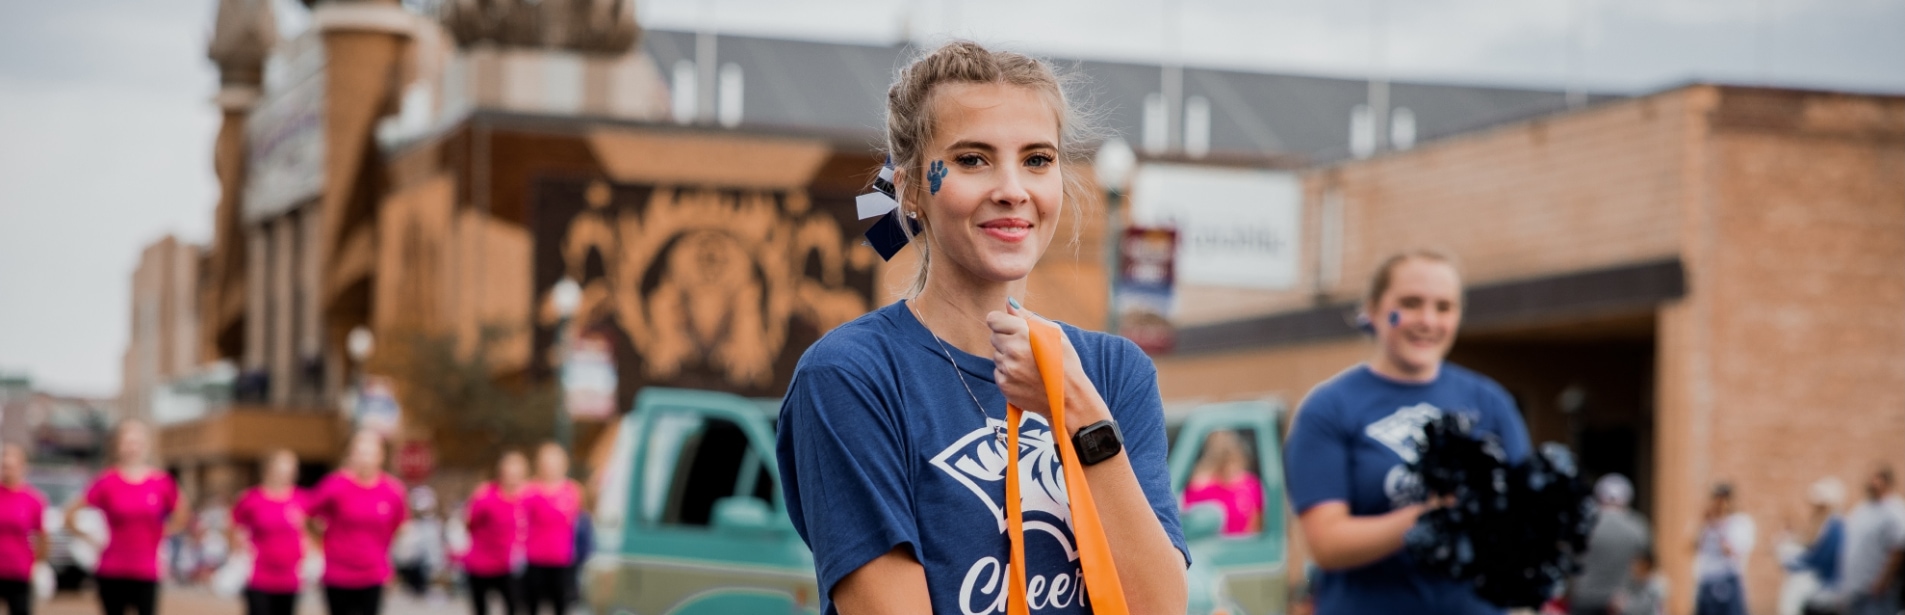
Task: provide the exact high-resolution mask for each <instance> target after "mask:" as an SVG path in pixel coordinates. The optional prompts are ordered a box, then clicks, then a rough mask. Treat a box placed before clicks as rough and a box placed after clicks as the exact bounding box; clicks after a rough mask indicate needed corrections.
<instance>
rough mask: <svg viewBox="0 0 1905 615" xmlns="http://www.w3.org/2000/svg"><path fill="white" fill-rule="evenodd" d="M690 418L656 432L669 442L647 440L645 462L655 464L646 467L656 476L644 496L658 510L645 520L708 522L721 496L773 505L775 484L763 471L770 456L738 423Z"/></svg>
mask: <svg viewBox="0 0 1905 615" xmlns="http://www.w3.org/2000/svg"><path fill="white" fill-rule="evenodd" d="M675 416H677V417H683V418H689V415H675ZM691 418H692V419H693V420H692V422H691V423H688V424H683V423H680V422H679V421H677V422H676V423H675V424H674V425H670V427H671V429H656V430H654V433H653V437H654V438H655V439H656V440H659V439H660V438H663V437H672V438H673V441H672V443H668V442H660V441H651V442H650V448H649V451H650V453H651V454H650V459H649V460H648V461H650V462H659V463H653V465H651V466H650V470H651V471H650V472H649V475H650V477H651V478H658V479H660V480H651V481H650V483H649V486H648V488H647V491H648V492H647V493H645V494H644V495H645V496H648V499H649V500H650V501H651V502H653V504H654V505H653V507H652V508H651V509H650V512H654V513H659V514H658V515H655V516H650V517H649V518H650V519H656V520H657V521H658V522H659V523H661V524H662V525H686V526H707V525H708V524H709V523H710V521H711V520H712V516H713V512H714V503H715V502H716V501H718V500H720V499H721V498H725V497H730V496H737V495H746V496H752V497H755V498H759V499H760V500H761V501H762V502H764V503H771V502H772V501H773V494H774V490H775V489H776V488H777V486H776V485H775V484H774V481H773V478H772V474H770V473H769V472H768V470H767V463H769V462H770V458H768V457H766V456H765V455H764V454H763V451H759V450H756V449H755V448H754V447H753V446H751V445H750V443H749V442H748V438H747V433H746V432H744V431H742V430H741V427H740V425H737V424H735V423H734V422H732V421H728V420H726V419H721V418H711V417H701V416H692V417H691ZM658 426H659V422H658ZM683 427H685V428H683ZM670 431H672V432H674V433H672V434H665V433H664V432H670Z"/></svg>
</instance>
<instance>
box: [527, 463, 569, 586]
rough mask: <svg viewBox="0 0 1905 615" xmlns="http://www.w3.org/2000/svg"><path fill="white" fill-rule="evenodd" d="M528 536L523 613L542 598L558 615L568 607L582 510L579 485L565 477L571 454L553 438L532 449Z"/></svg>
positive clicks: (567, 474) (567, 472)
mask: <svg viewBox="0 0 1905 615" xmlns="http://www.w3.org/2000/svg"><path fill="white" fill-rule="evenodd" d="M523 509H524V511H525V512H527V513H528V516H529V523H528V531H529V536H528V540H527V541H526V543H525V545H526V546H527V553H528V559H529V569H528V571H526V572H525V573H524V574H523V586H524V591H523V593H524V600H523V604H524V606H525V607H527V608H526V609H525V612H526V613H528V615H536V613H537V612H538V610H539V609H541V608H542V605H543V604H544V603H548V604H549V607H550V608H551V609H552V610H554V612H555V614H556V615H566V614H567V613H568V612H569V601H570V600H571V594H572V593H573V592H571V591H570V586H571V584H572V579H573V575H574V570H575V564H576V561H575V542H576V540H575V524H576V519H577V518H578V517H580V516H581V515H582V486H581V485H580V484H577V483H576V482H575V481H574V480H570V479H569V453H568V451H564V450H562V447H561V446H559V445H557V444H556V443H554V442H546V443H544V444H543V445H542V448H540V449H538V450H537V451H536V480H535V481H533V482H531V483H530V485H529V489H528V497H526V498H524V499H523Z"/></svg>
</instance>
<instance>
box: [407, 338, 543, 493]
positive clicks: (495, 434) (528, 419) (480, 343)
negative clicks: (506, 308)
mask: <svg viewBox="0 0 1905 615" xmlns="http://www.w3.org/2000/svg"><path fill="white" fill-rule="evenodd" d="M511 336H512V332H511V331H510V330H509V329H508V328H505V327H500V326H494V325H489V326H484V327H482V328H481V330H480V332H479V334H478V335H477V339H476V340H474V342H473V343H463V341H462V340H459V339H458V338H457V337H456V336H455V335H452V334H446V333H435V332H430V331H427V330H422V329H415V328H402V329H397V330H394V331H391V332H389V333H387V334H382V335H380V336H379V337H380V338H382V339H388V340H390V341H389V342H388V343H383V342H382V339H380V344H379V346H380V348H379V349H378V352H377V355H376V356H375V357H374V358H373V359H372V360H371V362H370V366H369V367H370V371H371V373H375V374H379V375H383V376H385V377H388V378H390V379H391V380H392V381H393V383H394V388H395V389H396V395H397V400H398V403H399V404H401V405H402V407H403V413H404V418H403V425H404V429H405V432H406V433H409V434H412V435H425V436H427V437H428V438H429V440H430V442H431V443H432V444H433V445H434V447H435V449H436V456H437V459H438V460H439V462H440V463H442V464H444V465H446V466H454V467H464V468H472V467H487V466H488V465H490V464H491V463H493V462H494V461H495V459H496V456H497V455H498V454H499V453H500V452H501V451H503V450H505V449H508V448H517V449H521V450H525V451H526V450H528V449H529V448H530V447H533V446H535V445H536V444H537V443H540V442H542V441H544V440H547V439H549V437H550V436H551V434H552V432H553V430H554V421H555V412H556V410H557V408H558V407H559V406H560V403H561V399H562V397H561V394H560V391H559V389H558V388H557V387H558V385H557V383H556V382H554V381H553V380H551V379H535V378H532V377H531V376H530V375H529V374H527V373H526V372H522V371H510V370H504V369H501V368H499V367H497V364H496V362H495V360H494V357H495V356H496V355H497V354H498V350H497V349H498V347H499V346H500V345H501V344H502V343H503V342H504V340H507V339H509V338H510V337H511Z"/></svg>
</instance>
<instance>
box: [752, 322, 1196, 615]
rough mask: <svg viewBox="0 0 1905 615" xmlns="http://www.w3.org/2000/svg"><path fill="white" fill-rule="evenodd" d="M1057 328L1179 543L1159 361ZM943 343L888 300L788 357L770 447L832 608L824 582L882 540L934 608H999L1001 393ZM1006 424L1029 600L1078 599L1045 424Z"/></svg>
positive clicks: (976, 365) (1060, 480)
mask: <svg viewBox="0 0 1905 615" xmlns="http://www.w3.org/2000/svg"><path fill="white" fill-rule="evenodd" d="M975 326H978V324H977V323H975ZM1064 330H1065V334H1066V336H1067V337H1069V338H1070V339H1071V342H1072V345H1073V346H1074V347H1075V348H1077V349H1078V354H1079V358H1080V360H1081V361H1082V362H1083V363H1084V365H1083V367H1084V372H1085V374H1086V376H1087V377H1089V378H1090V379H1091V381H1092V383H1093V384H1094V385H1096V386H1097V388H1098V392H1099V395H1100V396H1102V397H1103V398H1104V400H1105V403H1106V405H1108V406H1109V407H1110V408H1111V413H1112V416H1113V417H1114V418H1115V419H1116V420H1117V421H1118V425H1119V429H1120V431H1122V432H1123V434H1124V438H1125V453H1124V454H1126V455H1129V456H1130V461H1131V466H1132V469H1133V470H1134V471H1135V472H1136V474H1137V478H1138V482H1139V484H1140V485H1141V486H1142V487H1143V490H1144V494H1145V497H1146V498H1147V499H1149V500H1150V502H1151V508H1152V510H1153V512H1155V513H1156V514H1157V517H1158V521H1159V522H1160V523H1162V525H1163V526H1164V530H1165V532H1166V533H1167V534H1169V535H1170V538H1171V543H1172V544H1174V545H1176V546H1177V548H1178V550H1179V552H1180V553H1184V552H1185V548H1184V538H1183V534H1182V532H1181V531H1180V530H1179V527H1178V520H1177V498H1176V497H1175V496H1174V495H1172V493H1171V484H1170V483H1171V481H1170V477H1169V472H1168V469H1167V464H1166V461H1165V458H1166V442H1165V434H1164V414H1163V405H1162V403H1161V402H1160V400H1159V398H1158V388H1157V369H1156V367H1154V366H1153V365H1152V364H1151V360H1150V358H1149V357H1147V356H1145V354H1144V353H1143V351H1141V350H1139V349H1138V348H1137V346H1136V345H1134V344H1132V343H1131V342H1130V341H1129V340H1126V339H1124V338H1121V337H1114V336H1110V335H1105V334H1102V333H1094V332H1086V331H1083V330H1080V329H1078V328H1076V327H1072V326H1069V325H1065V326H1064ZM945 348H946V349H945V350H942V349H941V347H940V345H939V344H938V343H937V342H936V341H934V338H933V337H932V334H931V333H930V332H929V331H928V330H927V329H926V327H925V326H924V325H922V324H920V322H919V320H917V319H915V318H914V317H913V314H912V311H911V310H909V309H907V308H906V307H905V303H904V302H900V303H894V304H892V305H889V306H887V307H884V308H881V309H879V310H876V311H874V312H872V313H870V314H867V315H865V316H863V317H861V318H859V319H857V320H854V321H853V322H850V323H847V324H845V325H842V326H840V328H838V329H835V330H834V331H832V332H830V333H828V334H827V336H826V337H824V338H822V339H821V340H820V341H819V342H818V343H816V344H814V346H813V347H812V348H809V349H808V350H807V353H806V354H805V355H803V356H802V357H801V360H800V364H799V366H798V367H797V368H795V370H794V378H793V383H792V384H791V385H790V386H789V388H788V391H787V399H786V400H785V401H784V402H783V403H782V405H781V418H780V423H779V424H778V426H777V431H778V434H777V438H778V439H779V442H778V446H777V448H778V451H777V456H778V460H779V463H780V469H781V484H782V488H783V489H785V490H786V496H787V508H788V516H789V517H791V518H792V519H793V522H794V527H795V528H796V529H797V530H799V532H800V536H801V538H802V539H804V540H806V541H807V545H808V546H809V547H811V548H812V549H813V552H814V568H815V572H816V573H817V575H818V577H819V584H820V595H821V600H822V602H821V604H822V612H823V613H835V612H837V611H836V610H835V609H834V606H833V602H832V593H833V588H834V585H835V584H837V583H839V581H840V580H841V579H842V578H844V577H846V576H847V574H849V573H851V572H853V571H854V570H858V569H859V568H860V567H861V566H863V565H865V564H866V563H867V562H870V561H872V560H873V559H874V558H877V557H879V556H881V555H884V554H886V553H887V552H889V551H892V550H893V549H894V548H906V549H908V550H910V551H911V552H912V553H913V554H914V556H915V557H917V558H918V559H919V562H920V564H921V566H922V567H923V568H924V569H925V572H926V586H927V589H928V590H929V591H930V592H931V594H932V604H933V611H934V612H936V613H950V614H954V615H959V614H968V613H989V612H1001V613H1002V612H1004V611H1005V595H1006V594H1005V592H1004V591H1003V590H1004V588H1005V577H1006V570H1005V567H1004V565H1005V561H1006V554H1007V551H1008V543H1007V538H1006V534H1005V528H1006V526H1005V506H1004V503H1003V498H1004V495H1005V469H1006V457H1005V454H1006V451H1005V446H1004V445H1003V444H1000V443H999V442H998V440H997V439H996V435H995V434H997V433H998V430H1000V429H1002V428H1003V427H1004V425H1005V398H1004V396H1002V395H1001V394H1000V392H999V387H998V386H997V385H996V384H994V382H993V377H992V371H993V362H992V360H991V359H989V358H985V357H979V356H974V355H971V354H967V353H965V352H961V351H960V350H959V349H958V348H954V347H952V346H951V345H950V344H948V345H946V347H945ZM948 353H950V354H951V355H952V357H953V364H949V363H947V360H946V359H947V357H946V355H947V354H948ZM954 364H956V367H957V369H956V370H955V365H954ZM962 378H963V379H964V380H965V385H961V383H960V380H961V379H962ZM967 386H970V387H971V394H970V395H969V394H968V393H967ZM974 395H976V396H977V397H978V401H979V405H975V404H974V403H973V400H972V397H971V396H974ZM982 407H983V409H984V410H983V411H984V415H983V416H982V415H981V408H982ZM1072 427H1073V428H1076V427H1078V426H1072ZM1019 434H1020V435H1019V438H1020V439H1019V451H1018V452H1017V454H1018V455H1019V474H1020V482H1019V485H1020V490H1021V500H1022V501H1023V503H1024V510H1025V517H1024V519H1025V535H1026V562H1027V566H1026V588H1025V589H1026V596H1027V599H1028V602H1029V603H1030V606H1031V607H1032V612H1033V613H1081V612H1084V607H1083V606H1082V605H1081V600H1080V594H1079V585H1080V580H1081V578H1080V573H1079V567H1078V555H1077V549H1076V547H1075V543H1074V542H1073V540H1072V533H1071V527H1070V524H1069V520H1070V517H1071V513H1070V508H1069V507H1068V504H1067V502H1068V500H1067V499H1066V497H1065V481H1064V475H1063V472H1062V470H1061V468H1060V467H1059V461H1058V453H1057V449H1055V448H1053V445H1052V438H1053V434H1052V429H1051V426H1050V424H1049V423H1048V422H1047V421H1046V420H1045V419H1044V418H1043V417H1040V416H1038V415H1036V414H1033V413H1030V412H1027V413H1026V414H1025V418H1024V420H1023V421H1022V422H1021V423H1020V425H1019ZM1101 501H1102V500H1101ZM1187 557H1188V556H1187Z"/></svg>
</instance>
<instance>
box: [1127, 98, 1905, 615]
mask: <svg viewBox="0 0 1905 615" xmlns="http://www.w3.org/2000/svg"><path fill="white" fill-rule="evenodd" d="M1305 191H1306V205H1305V212H1304V224H1305V226H1306V233H1305V237H1306V245H1305V248H1304V249H1305V251H1306V255H1305V257H1304V258H1305V270H1306V276H1308V277H1309V279H1307V280H1306V281H1305V283H1304V285H1303V289H1302V290H1298V291H1291V292H1289V293H1286V297H1285V298H1284V299H1283V301H1284V302H1285V303H1287V304H1288V305H1292V306H1296V305H1303V304H1304V303H1305V301H1303V299H1304V297H1303V296H1302V295H1305V294H1308V293H1310V292H1311V290H1310V289H1311V288H1313V286H1312V285H1313V284H1315V279H1314V272H1315V263H1316V262H1317V254H1316V250H1317V249H1318V248H1317V246H1318V242H1319V239H1320V235H1319V229H1320V226H1321V225H1320V224H1319V220H1320V214H1321V211H1322V207H1321V202H1322V201H1323V195H1324V194H1326V193H1328V192H1330V191H1339V193H1340V194H1341V195H1343V201H1344V212H1345V216H1344V218H1345V220H1344V222H1345V224H1344V234H1343V237H1342V239H1343V243H1342V245H1343V253H1342V255H1341V258H1342V273H1341V276H1340V279H1339V280H1337V281H1335V282H1334V283H1330V284H1326V285H1325V288H1324V289H1323V290H1324V291H1326V292H1325V293H1324V294H1323V295H1322V298H1324V299H1327V300H1331V301H1342V300H1346V299H1351V298H1354V297H1357V296H1358V295H1359V294H1360V292H1361V290H1362V286H1363V285H1364V284H1365V283H1366V281H1367V277H1368V275H1369V272H1370V271H1371V269H1372V268H1373V267H1374V266H1375V264H1376V263H1377V261H1378V260H1379V259H1381V258H1382V257H1384V256H1386V255H1387V254H1389V253H1391V252H1392V251H1394V250H1398V249H1402V248H1405V247H1414V246H1431V247H1438V248H1442V249H1446V250H1449V251H1452V252H1454V253H1455V254H1457V255H1458V256H1460V257H1461V258H1462V259H1463V261H1464V268H1465V271H1466V274H1467V277H1468V279H1469V281H1470V282H1471V283H1475V282H1490V281H1499V280H1510V279H1520V278H1530V277H1539V276H1546V275H1554V274H1559V273H1566V272H1574V271H1581V270H1587V269H1594V268H1598V267H1605V266H1610V265H1619V264H1624V263H1633V262H1637V261H1646V260H1652V259H1657V258H1661V257H1673V256H1678V257H1679V258H1680V259H1681V261H1682V263H1683V264H1684V265H1685V267H1686V271H1687V279H1688V288H1689V291H1688V295H1687V296H1686V297H1685V298H1683V299H1681V300H1678V301H1674V302H1672V303H1670V304H1667V305H1664V306H1662V307H1661V309H1660V310H1659V312H1658V314H1657V315H1656V317H1655V319H1654V323H1655V325H1654V326H1655V328H1656V331H1657V335H1656V336H1655V337H1654V339H1653V341H1652V344H1653V347H1654V352H1655V357H1654V364H1653V368H1652V370H1653V375H1654V379H1655V382H1654V389H1653V407H1654V408H1655V414H1654V419H1653V420H1654V424H1653V425H1652V434H1653V435H1652V439H1653V442H1654V449H1653V451H1651V453H1650V454H1649V455H1650V456H1651V458H1652V462H1651V463H1652V468H1653V474H1654V476H1653V477H1652V478H1653V485H1654V489H1653V492H1652V493H1650V494H1647V496H1644V500H1645V499H1650V500H1651V505H1650V506H1649V507H1648V508H1649V510H1645V511H1643V512H1647V513H1648V514H1649V515H1650V516H1651V517H1652V518H1653V519H1654V520H1655V522H1656V527H1657V528H1658V532H1659V534H1658V536H1657V544H1656V546H1657V548H1658V550H1659V552H1660V555H1661V558H1662V564H1663V569H1664V571H1665V572H1667V573H1668V575H1669V577H1670V579H1671V580H1672V583H1673V594H1674V595H1675V596H1676V601H1677V602H1678V603H1679V606H1680V607H1682V608H1681V609H1678V610H1684V609H1685V608H1687V607H1689V606H1690V600H1689V598H1690V596H1691V595H1692V592H1693V587H1692V585H1691V578H1690V577H1691V574H1690V567H1691V549H1690V548H1689V546H1690V544H1691V541H1692V539H1693V530H1694V528H1695V525H1696V524H1697V522H1698V520H1699V512H1700V508H1701V506H1702V503H1703V497H1704V494H1705V493H1706V491H1707V489H1708V488H1709V486H1710V485H1711V484H1712V483H1713V482H1714V481H1716V480H1730V481H1732V482H1734V483H1735V485H1736V486H1738V488H1739V494H1740V495H1739V498H1740V500H1739V501H1740V504H1741V506H1742V510H1744V511H1745V512H1747V513H1748V514H1751V515H1752V516H1753V517H1754V518H1755V519H1756V521H1757V522H1758V526H1759V539H1758V547H1757V548H1756V551H1755V555H1754V560H1753V562H1752V564H1751V570H1750V575H1751V576H1750V578H1749V587H1750V592H1751V595H1750V599H1751V601H1752V606H1753V607H1754V608H1753V612H1755V613H1764V612H1771V611H1772V608H1773V601H1774V600H1776V599H1777V597H1778V587H1779V583H1780V581H1781V578H1782V577H1781V573H1780V571H1779V566H1778V565H1777V563H1776V562H1775V561H1774V558H1773V555H1772V552H1773V546H1774V544H1775V543H1776V542H1777V539H1778V536H1779V533H1780V529H1781V527H1782V525H1784V524H1785V522H1786V520H1788V519H1791V520H1793V521H1794V522H1795V523H1797V522H1799V521H1801V520H1802V516H1801V515H1802V513H1803V509H1802V507H1803V505H1804V504H1803V497H1804V493H1805V487H1806V485H1807V484H1808V483H1809V482H1811V481H1812V480H1815V479H1817V478H1819V477H1821V476H1826V475H1833V476H1838V477H1839V478H1840V479H1841V480H1843V481H1846V483H1847V484H1848V486H1851V487H1853V488H1854V490H1855V493H1856V489H1857V486H1858V485H1859V484H1860V483H1861V482H1862V476H1863V475H1864V473H1865V472H1866V471H1868V469H1869V468H1870V465H1871V463H1872V462H1873V461H1876V460H1879V459H1886V460H1889V461H1891V462H1892V463H1893V464H1895V465H1898V466H1901V467H1905V316H1901V315H1905V98H1895V97H1894V98H1885V97H1869V96H1849V95H1838V94H1827V93H1816V92H1795V91H1780V90H1758V89H1744V88H1718V87H1710V86H1694V87H1688V88H1682V89H1679V90H1674V91H1670V92H1665V93H1661V94H1657V95H1654V96H1650V97H1646V98H1640V99H1635V100H1629V101H1622V102H1616V103H1609V104H1605V105H1601V106H1597V107H1595V108H1591V109H1588V110H1585V111H1582V112H1578V113H1573V114H1567V115H1562V116H1555V117H1549V118H1543V119H1538V120H1534V121H1530V122H1524V123H1519V124H1513V125H1508V126H1504V127H1500V128H1496V129H1492V130H1486V131H1481V132H1477V133H1472V134H1469V135H1466V136H1461V137H1456V138H1452V139H1446V140H1442V141H1439V142H1435V143H1430V144H1428V145H1426V146H1423V147H1420V148H1418V149H1416V150H1414V151H1410V152H1402V153H1396V154H1391V155H1387V156H1384V157H1380V158H1376V159H1372V160H1367V161H1359V162H1351V163H1345V164H1342V165H1338V166H1334V167H1327V168H1323V169H1319V170H1316V171H1312V172H1310V173H1309V174H1308V175H1307V177H1306V184H1305ZM1308 300H1309V301H1315V300H1316V297H1314V296H1312V297H1309V298H1308ZM1273 302H1274V301H1273ZM1468 339H1469V337H1465V340H1468ZM1489 339H1490V340H1491V343H1494V344H1497V345H1496V346H1493V347H1492V350H1490V352H1493V353H1494V355H1491V356H1492V357H1493V358H1492V359H1491V360H1496V361H1498V362H1499V361H1500V360H1504V358H1505V357H1506V356H1507V355H1512V354H1513V352H1514V351H1515V348H1516V346H1513V345H1512V344H1513V343H1514V336H1513V334H1512V332H1491V333H1490V337H1489ZM1471 343H1472V341H1465V342H1464V344H1471ZM1504 343H1507V344H1509V345H1501V344H1504ZM1368 352H1369V350H1368V347H1367V345H1366V344H1365V343H1363V342H1360V341H1356V340H1350V339H1344V340H1342V341H1339V342H1333V343H1314V344H1306V345H1300V346H1287V347H1277V348H1267V349H1263V350H1258V351H1250V352H1235V353H1225V354H1218V355H1201V356H1169V357H1162V358H1160V359H1159V360H1158V364H1159V369H1160V376H1159V378H1160V387H1161V389H1162V391H1163V394H1164V396H1165V398H1166V400H1167V401H1188V400H1200V399H1210V400H1215V399H1224V398H1234V397H1250V396H1261V395H1277V396H1280V397H1282V398H1284V399H1286V400H1288V401H1290V402H1291V403H1292V404H1294V403H1295V402H1296V401H1297V400H1299V399H1300V398H1301V396H1302V395H1303V394H1304V392H1306V391H1307V390H1309V388H1310V387H1312V386H1314V385H1315V384H1316V383H1317V382H1319V381H1321V380H1322V379H1324V378H1327V377H1328V376H1329V375H1331V374H1334V373H1336V372H1338V371H1340V370H1342V369H1344V368H1346V367H1348V366H1349V365H1351V364H1353V363H1355V362H1356V361H1359V360H1362V359H1364V358H1366V356H1367V354H1368ZM1504 353H1506V354H1504ZM1458 354H1460V351H1459V350H1458ZM1495 355H1500V356H1495ZM1471 358H1473V357H1471ZM1530 360H1535V358H1534V357H1530ZM1484 371H1487V370H1486V368H1485V366H1484ZM1497 371H1500V370H1497ZM1536 401H1537V402H1543V403H1545V401H1544V400H1536ZM1535 405H1536V406H1540V405H1541V403H1535ZM1533 410H1536V409H1531V411H1533ZM1539 418H1541V417H1534V419H1539ZM1540 423H1541V421H1539V420H1533V419H1531V425H1536V424H1540ZM1547 431H1553V430H1552V429H1548V430H1547ZM1643 458H1645V457H1643ZM1300 543H1301V541H1300V540H1293V541H1292V544H1293V547H1294V548H1293V551H1297V550H1300V547H1301V545H1300ZM1300 562H1301V557H1300V556H1296V557H1294V559H1293V563H1292V568H1293V569H1295V568H1297V567H1299V566H1300V565H1301V564H1300ZM1678 610H1677V611H1678Z"/></svg>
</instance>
